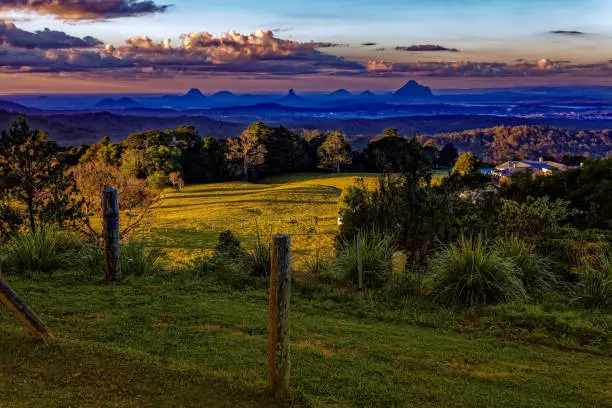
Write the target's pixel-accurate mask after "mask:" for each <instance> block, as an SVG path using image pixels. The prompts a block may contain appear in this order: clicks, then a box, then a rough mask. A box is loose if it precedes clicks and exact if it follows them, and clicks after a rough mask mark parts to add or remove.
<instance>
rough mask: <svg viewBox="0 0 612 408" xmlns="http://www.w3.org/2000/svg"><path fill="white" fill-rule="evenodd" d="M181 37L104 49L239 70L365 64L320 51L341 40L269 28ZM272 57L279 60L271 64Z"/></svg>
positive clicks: (144, 61) (147, 60)
mask: <svg viewBox="0 0 612 408" xmlns="http://www.w3.org/2000/svg"><path fill="white" fill-rule="evenodd" d="M180 39H181V43H180V44H179V45H177V46H176V47H173V46H172V44H171V41H170V40H164V41H161V42H155V41H153V40H151V39H150V38H149V37H146V36H143V37H136V38H131V39H129V40H127V41H126V44H125V45H123V46H120V47H112V46H107V47H106V48H105V50H104V52H105V53H106V54H108V55H112V56H114V57H116V58H118V59H121V60H125V61H130V62H133V63H134V64H137V65H141V66H189V67H193V66H198V67H200V68H202V67H212V66H218V65H221V66H226V67H231V68H232V69H234V70H238V69H242V68H244V67H245V66H246V67H253V68H259V67H258V66H257V65H259V66H260V67H261V68H263V69H264V70H265V68H266V67H272V66H274V67H279V66H282V67H283V70H287V69H289V67H290V66H291V64H293V65H294V66H295V67H296V69H297V70H298V71H300V72H302V71H304V69H305V68H304V67H305V66H307V65H309V66H311V70H313V69H314V70H315V71H316V70H325V69H352V70H363V68H364V67H363V66H362V65H361V64H358V63H356V62H351V61H346V60H344V59H343V58H340V57H337V56H334V55H330V54H326V53H323V52H321V51H319V49H320V48H330V47H333V46H338V44H334V43H318V42H299V41H293V40H285V39H281V38H276V37H275V35H274V33H273V32H272V31H269V30H258V31H257V32H255V33H252V34H249V35H243V34H240V33H236V32H234V31H230V32H228V33H226V34H224V35H222V36H214V35H212V34H210V33H208V32H192V33H189V34H183V35H181V36H180ZM273 61H275V62H276V64H272V63H271V62H273ZM281 61H282V62H283V63H282V64H281V63H280V62H281ZM245 64H246V65H245ZM237 65H242V67H238V66H237ZM258 70H259V69H258ZM275 71H276V70H275Z"/></svg>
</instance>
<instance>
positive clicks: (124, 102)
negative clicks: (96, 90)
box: [94, 97, 141, 109]
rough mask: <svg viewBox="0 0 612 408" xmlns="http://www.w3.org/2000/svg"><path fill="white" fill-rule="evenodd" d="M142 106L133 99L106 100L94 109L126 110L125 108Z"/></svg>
mask: <svg viewBox="0 0 612 408" xmlns="http://www.w3.org/2000/svg"><path fill="white" fill-rule="evenodd" d="M140 107H141V105H140V104H139V103H138V102H136V101H135V100H134V99H132V98H128V97H122V98H117V99H113V98H104V99H102V100H100V101H99V102H98V103H96V104H95V105H94V108H104V109H125V108H140Z"/></svg>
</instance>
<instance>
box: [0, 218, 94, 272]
mask: <svg viewBox="0 0 612 408" xmlns="http://www.w3.org/2000/svg"><path fill="white" fill-rule="evenodd" d="M82 248H83V242H82V241H81V239H80V237H78V236H76V235H74V234H73V233H70V232H67V231H62V230H60V229H58V228H57V227H54V226H41V227H40V228H39V229H37V230H36V231H34V232H32V231H30V232H27V233H24V234H22V235H18V236H16V237H15V238H14V239H13V240H12V241H11V243H10V244H9V246H8V251H7V254H6V257H5V264H6V267H7V270H8V271H10V272H13V273H17V274H27V273H46V274H51V273H53V272H55V271H57V270H59V269H62V268H72V267H73V266H74V265H75V263H77V262H78V260H79V256H80V250H81V249H82Z"/></svg>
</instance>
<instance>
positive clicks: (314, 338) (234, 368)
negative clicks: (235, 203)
mask: <svg viewBox="0 0 612 408" xmlns="http://www.w3.org/2000/svg"><path fill="white" fill-rule="evenodd" d="M9 281H10V282H11V283H12V284H13V286H14V287H15V289H16V290H17V291H18V292H19V293H21V294H22V295H23V297H24V298H25V299H26V300H27V301H28V302H29V303H30V304H31V305H32V307H33V308H34V309H35V310H36V311H37V312H38V313H39V314H40V315H41V316H42V317H43V318H44V320H45V321H46V323H47V324H48V325H49V326H50V328H51V329H52V330H53V332H54V333H55V334H56V336H57V340H56V341H54V342H52V343H50V344H44V345H43V344H37V343H34V342H32V341H31V340H30V339H29V338H28V334H27V333H25V331H24V330H23V329H22V328H21V326H19V323H18V322H17V321H15V320H14V319H13V318H12V317H10V316H9V314H8V313H6V312H4V313H0V406H1V407H7V408H8V407H58V408H59V407H62V408H64V407H139V408H143V407H194V408H195V407H237V406H249V407H269V406H272V405H273V401H272V400H271V399H270V397H268V396H267V395H266V394H265V393H264V392H263V389H264V387H265V380H266V339H267V337H266V336H267V334H266V333H267V332H266V327H267V326H266V324H267V323H266V322H267V296H266V293H265V289H263V287H262V288H261V289H252V290H250V291H235V290H234V291H233V290H230V289H228V288H224V287H219V286H216V285H215V284H213V283H210V282H209V283H206V282H204V281H201V280H198V279H191V278H189V277H186V276H185V275H184V274H179V275H176V276H172V277H166V278H148V279H139V280H130V281H128V282H124V283H122V284H120V285H105V284H103V283H101V282H99V281H97V280H95V279H94V280H92V279H87V278H83V277H78V276H73V275H70V274H65V275H60V276H56V277H52V278H42V277H39V278H34V279H27V280H26V279H19V278H15V277H12V278H9ZM292 308H293V315H292V344H291V348H292V366H293V368H292V383H293V388H294V391H295V394H296V399H295V401H294V402H293V404H294V405H296V406H315V407H322V406H340V407H359V406H363V407H374V406H375V407H390V406H432V407H606V406H612V380H611V379H612V361H611V359H610V356H609V354H601V353H596V352H590V353H589V352H585V350H580V349H573V350H572V349H565V348H560V347H548V346H544V345H537V344H529V343H528V342H526V341H509V340H507V339H504V338H503V337H500V336H496V335H494V334H491V333H487V332H485V331H465V332H463V331H456V330H451V329H444V328H430V327H425V326H426V325H421V326H419V325H409V324H406V323H404V322H401V321H398V322H391V321H376V320H373V319H370V318H359V317H356V316H354V315H352V314H346V313H343V312H342V311H339V310H336V309H334V308H333V307H329V305H325V304H320V303H313V302H312V301H309V300H306V299H304V298H301V297H300V296H299V295H296V297H295V299H294V302H293V305H292Z"/></svg>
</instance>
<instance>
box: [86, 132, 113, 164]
mask: <svg viewBox="0 0 612 408" xmlns="http://www.w3.org/2000/svg"><path fill="white" fill-rule="evenodd" d="M121 152H122V145H121V143H110V139H109V137H108V136H104V137H103V138H102V140H101V141H99V142H98V143H96V144H94V145H92V146H90V147H89V148H88V149H87V150H86V151H85V153H84V154H83V155H82V156H81V158H80V159H79V162H81V163H88V162H99V163H102V164H104V165H107V166H119V165H120V164H121Z"/></svg>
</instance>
